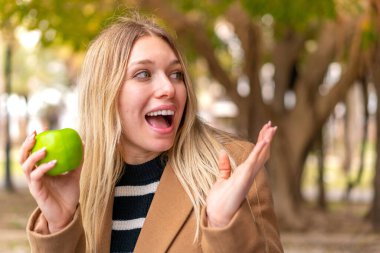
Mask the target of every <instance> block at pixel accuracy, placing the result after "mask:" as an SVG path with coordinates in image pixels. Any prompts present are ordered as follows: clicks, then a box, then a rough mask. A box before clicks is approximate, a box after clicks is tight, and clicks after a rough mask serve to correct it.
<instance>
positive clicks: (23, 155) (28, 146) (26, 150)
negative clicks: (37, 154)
mask: <svg viewBox="0 0 380 253" xmlns="http://www.w3.org/2000/svg"><path fill="white" fill-rule="evenodd" d="M35 137H36V131H33V133H31V134H30V135H29V136H28V137H27V138H26V139H25V141H24V142H23V143H22V145H21V148H20V157H19V163H20V164H23V163H24V162H25V160H26V159H27V158H28V156H29V154H30V151H32V148H33V146H34V144H35V142H36V140H35Z"/></svg>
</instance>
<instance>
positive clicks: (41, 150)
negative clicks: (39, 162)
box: [37, 147, 46, 153]
mask: <svg viewBox="0 0 380 253" xmlns="http://www.w3.org/2000/svg"><path fill="white" fill-rule="evenodd" d="M45 150H46V147H43V148H41V149H40V150H38V151H37V152H38V153H43V152H45Z"/></svg>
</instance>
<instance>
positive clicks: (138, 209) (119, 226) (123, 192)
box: [111, 155, 166, 253]
mask: <svg viewBox="0 0 380 253" xmlns="http://www.w3.org/2000/svg"><path fill="white" fill-rule="evenodd" d="M165 164H166V159H165V158H164V156H163V155H160V156H158V157H156V158H155V159H153V160H151V161H148V162H146V163H143V164H139V165H129V164H125V165H124V168H123V175H122V176H121V178H120V180H119V181H118V183H117V184H116V187H115V196H114V204H113V213H112V235H111V252H112V253H116V252H117V253H119V252H120V253H121V252H123V253H125V252H133V249H134V248H135V245H136V242H137V238H138V237H139V234H140V231H141V228H142V226H143V224H144V221H145V217H146V215H147V213H148V210H149V207H150V204H151V202H152V199H153V196H154V193H155V192H156V189H157V187H158V183H159V181H160V178H161V175H162V172H163V170H164V167H165Z"/></svg>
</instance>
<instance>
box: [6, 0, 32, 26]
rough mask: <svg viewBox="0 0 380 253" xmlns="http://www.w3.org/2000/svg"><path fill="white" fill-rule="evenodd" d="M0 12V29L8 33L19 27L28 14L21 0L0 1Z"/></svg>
mask: <svg viewBox="0 0 380 253" xmlns="http://www.w3.org/2000/svg"><path fill="white" fill-rule="evenodd" d="M0 10H1V11H0V29H1V30H8V31H9V30H12V29H14V28H15V27H16V26H17V25H19V24H20V23H21V21H22V20H23V18H24V17H25V16H26V15H27V13H28V8H27V5H26V4H25V2H24V1H22V0H19V1H14V0H0Z"/></svg>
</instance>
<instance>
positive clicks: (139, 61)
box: [129, 59, 181, 67]
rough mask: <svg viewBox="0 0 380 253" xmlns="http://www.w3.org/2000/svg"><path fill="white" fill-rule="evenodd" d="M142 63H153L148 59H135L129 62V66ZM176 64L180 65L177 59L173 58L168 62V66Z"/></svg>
mask: <svg viewBox="0 0 380 253" xmlns="http://www.w3.org/2000/svg"><path fill="white" fill-rule="evenodd" d="M144 64H153V61H151V60H148V59H144V60H137V61H134V62H131V63H130V64H129V67H131V66H134V65H144ZM177 64H179V65H181V62H180V61H179V60H178V59H175V60H173V61H171V62H170V63H169V66H173V65H177Z"/></svg>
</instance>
